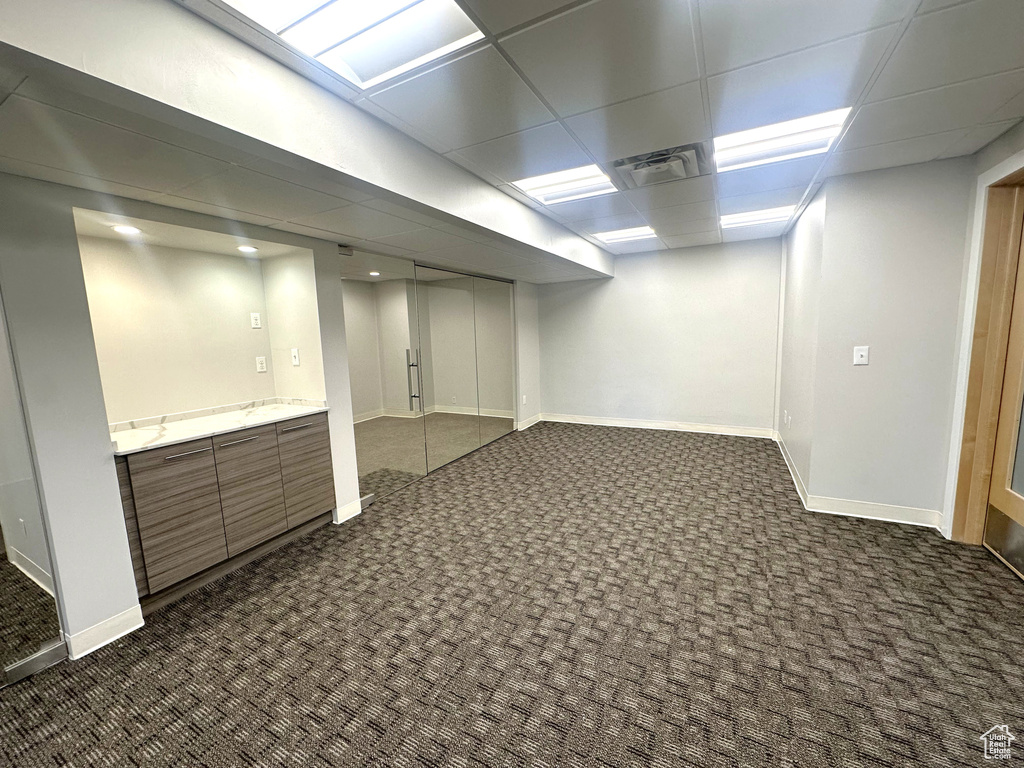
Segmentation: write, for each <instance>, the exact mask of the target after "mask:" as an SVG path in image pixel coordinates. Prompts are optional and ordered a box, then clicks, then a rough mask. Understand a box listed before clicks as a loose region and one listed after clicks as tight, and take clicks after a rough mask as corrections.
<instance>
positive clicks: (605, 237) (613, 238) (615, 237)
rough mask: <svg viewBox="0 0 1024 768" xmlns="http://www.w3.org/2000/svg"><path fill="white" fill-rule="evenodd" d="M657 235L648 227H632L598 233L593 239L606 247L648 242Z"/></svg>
mask: <svg viewBox="0 0 1024 768" xmlns="http://www.w3.org/2000/svg"><path fill="white" fill-rule="evenodd" d="M657 236H658V234H657V233H656V232H655V231H654V230H653V229H651V228H650V227H632V228H630V229H616V230H615V231H614V232H600V233H598V234H596V235H594V237H596V238H597V239H598V240H600V241H601V242H602V243H606V244H607V245H614V244H615V243H631V242H633V241H634V240H650V239H651V238H652V237H657Z"/></svg>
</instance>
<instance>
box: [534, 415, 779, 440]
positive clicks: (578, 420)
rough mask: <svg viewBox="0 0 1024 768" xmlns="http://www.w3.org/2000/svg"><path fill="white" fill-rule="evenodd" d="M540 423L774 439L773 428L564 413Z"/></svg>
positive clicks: (542, 417)
mask: <svg viewBox="0 0 1024 768" xmlns="http://www.w3.org/2000/svg"><path fill="white" fill-rule="evenodd" d="M538 421H556V422H561V423H563V424H593V425H596V426H600V427H629V428H631V429H665V430H669V431H672V432H702V433H706V434H712V435H736V436H739V437H764V438H769V439H770V438H772V437H774V434H775V431H774V430H773V429H772V428H771V427H734V426H729V425H725V424H694V423H691V422H686V421H652V420H648V419H614V418H605V417H599V416H572V415H569V414H564V413H542V414H541V415H540V417H539V418H538Z"/></svg>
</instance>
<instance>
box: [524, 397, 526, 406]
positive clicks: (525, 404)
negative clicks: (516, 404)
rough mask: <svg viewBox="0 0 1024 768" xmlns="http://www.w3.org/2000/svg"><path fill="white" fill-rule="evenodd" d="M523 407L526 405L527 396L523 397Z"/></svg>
mask: <svg viewBox="0 0 1024 768" xmlns="http://www.w3.org/2000/svg"><path fill="white" fill-rule="evenodd" d="M523 405H526V395H523Z"/></svg>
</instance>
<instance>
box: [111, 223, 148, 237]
mask: <svg viewBox="0 0 1024 768" xmlns="http://www.w3.org/2000/svg"><path fill="white" fill-rule="evenodd" d="M111 229H112V230H114V231H115V232H117V234H119V235H141V234H142V230H141V229H139V228H138V227H132V226H129V225H128V224H118V225H117V226H114V227H111Z"/></svg>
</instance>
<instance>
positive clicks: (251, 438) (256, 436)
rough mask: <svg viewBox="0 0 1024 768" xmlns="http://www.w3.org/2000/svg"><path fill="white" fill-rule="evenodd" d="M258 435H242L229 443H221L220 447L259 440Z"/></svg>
mask: <svg viewBox="0 0 1024 768" xmlns="http://www.w3.org/2000/svg"><path fill="white" fill-rule="evenodd" d="M259 439H260V436H259V435H253V436H252V437H243V438H242V439H241V440H232V441H231V442H230V443H221V444H220V447H221V448H227V447H228V446H231V445H238V444H239V443H248V442H249V441H250V440H259Z"/></svg>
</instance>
